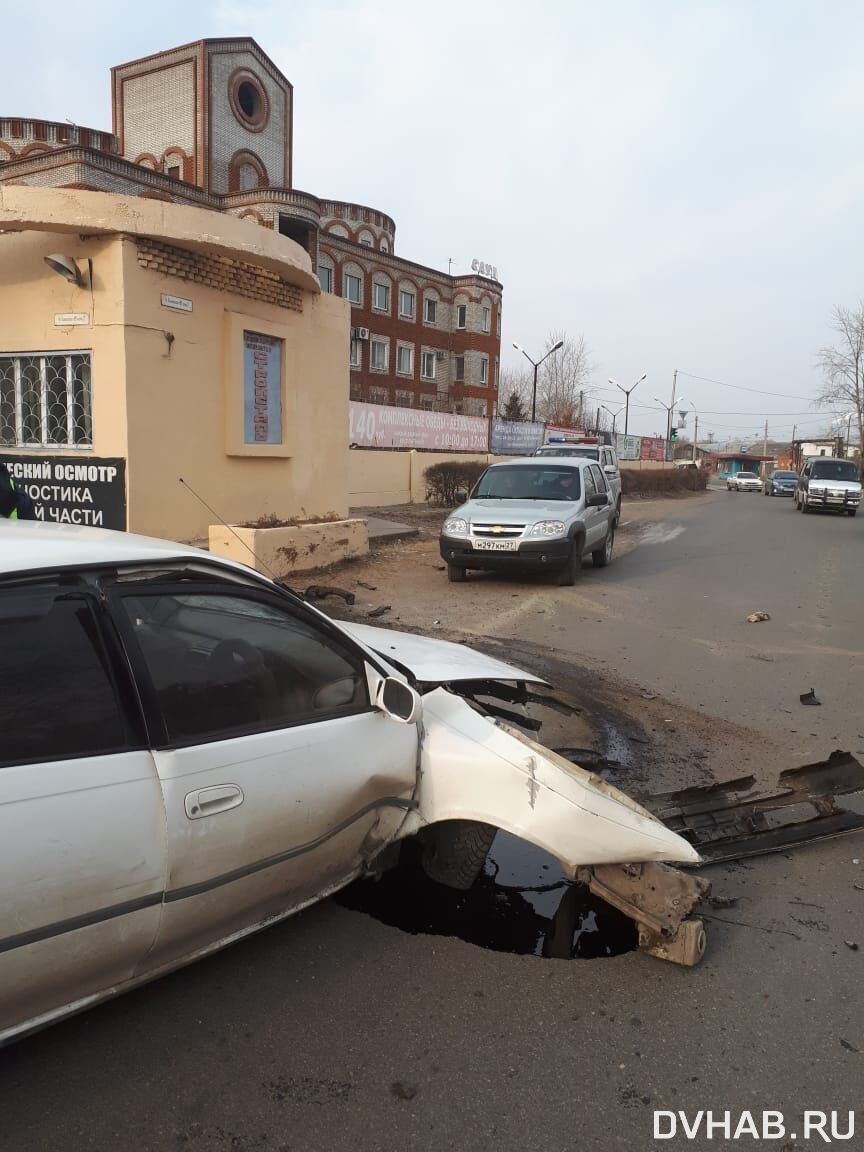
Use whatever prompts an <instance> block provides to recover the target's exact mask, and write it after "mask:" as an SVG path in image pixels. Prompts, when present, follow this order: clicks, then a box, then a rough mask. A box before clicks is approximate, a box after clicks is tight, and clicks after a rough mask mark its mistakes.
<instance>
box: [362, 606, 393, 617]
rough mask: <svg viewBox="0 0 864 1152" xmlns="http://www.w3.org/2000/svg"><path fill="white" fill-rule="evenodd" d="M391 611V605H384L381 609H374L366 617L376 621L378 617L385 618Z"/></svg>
mask: <svg viewBox="0 0 864 1152" xmlns="http://www.w3.org/2000/svg"><path fill="white" fill-rule="evenodd" d="M389 611H391V608H390V605H389V604H382V605H381V606H380V608H373V609H372V611H371V612H367V613H366V615H367V616H370V617H372V618H373V619H375V618H377V617H378V616H383V615H384V613H385V612H389Z"/></svg>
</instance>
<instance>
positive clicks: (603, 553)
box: [591, 524, 615, 568]
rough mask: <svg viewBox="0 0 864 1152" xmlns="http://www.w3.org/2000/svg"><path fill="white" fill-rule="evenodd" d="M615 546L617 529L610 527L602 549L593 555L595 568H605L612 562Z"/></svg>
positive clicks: (598, 549)
mask: <svg viewBox="0 0 864 1152" xmlns="http://www.w3.org/2000/svg"><path fill="white" fill-rule="evenodd" d="M614 544H615V529H614V528H613V527H612V525H611V524H610V525H609V531H608V532H607V533H606V539H605V541H604V542H603V547H602V548H597V549H596V551H594V552H592V553H591V561H592V563H593V565H594V567H595V568H605V567H606V566H607V564H609V563H610V562H611V560H612V548H613V546H614Z"/></svg>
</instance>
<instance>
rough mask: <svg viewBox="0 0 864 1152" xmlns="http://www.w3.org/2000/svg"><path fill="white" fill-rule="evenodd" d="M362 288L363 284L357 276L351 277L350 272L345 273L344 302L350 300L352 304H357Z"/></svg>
mask: <svg viewBox="0 0 864 1152" xmlns="http://www.w3.org/2000/svg"><path fill="white" fill-rule="evenodd" d="M362 287H363V282H362V280H361V279H360V277H359V276H353V275H352V274H351V273H350V272H346V273H345V299H346V300H350V301H351V303H352V304H359V303H360V293H361V290H362Z"/></svg>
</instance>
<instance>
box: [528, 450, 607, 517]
mask: <svg viewBox="0 0 864 1152" xmlns="http://www.w3.org/2000/svg"><path fill="white" fill-rule="evenodd" d="M534 455H535V456H581V457H582V458H583V459H585V460H596V461H597V463H598V464H599V465H600V467H601V468H602V469H603V471H604V473H605V474H606V480H607V481H608V484H609V488H610V489H611V492H612V499H613V500H614V503H615V525H616V527H617V525H618V521H619V520H620V519H621V468H620V466H619V464H618V457H617V455H616V454H615V449H614V448H612V447H610V446H609V445H608V444H601V443H600V441H599V440H596V441H595V440H568V441H566V442H565V443H563V444H544V445H543V447H542V448H538V449H537V451H536V452H535V453H534Z"/></svg>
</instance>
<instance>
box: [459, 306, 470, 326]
mask: <svg viewBox="0 0 864 1152" xmlns="http://www.w3.org/2000/svg"><path fill="white" fill-rule="evenodd" d="M467 325H468V305H467V304H457V305H456V327H457V328H465V327H467Z"/></svg>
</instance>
